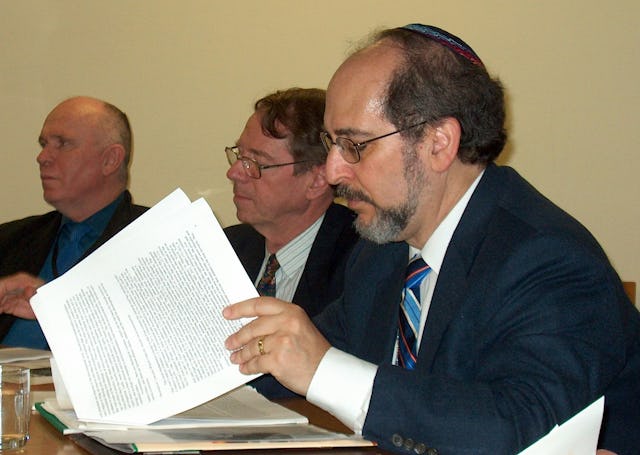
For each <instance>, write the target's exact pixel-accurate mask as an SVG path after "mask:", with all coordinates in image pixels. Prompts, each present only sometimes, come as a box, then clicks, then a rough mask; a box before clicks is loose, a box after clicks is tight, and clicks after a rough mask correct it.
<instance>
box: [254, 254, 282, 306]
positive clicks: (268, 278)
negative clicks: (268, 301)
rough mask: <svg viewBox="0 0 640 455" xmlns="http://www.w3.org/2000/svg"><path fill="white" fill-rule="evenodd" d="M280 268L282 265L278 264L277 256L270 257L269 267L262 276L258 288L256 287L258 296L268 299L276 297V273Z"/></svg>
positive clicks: (268, 260)
mask: <svg viewBox="0 0 640 455" xmlns="http://www.w3.org/2000/svg"><path fill="white" fill-rule="evenodd" d="M279 268H280V264H279V263H278V259H277V258H276V255H275V254H272V255H271V256H269V259H267V266H266V267H265V269H264V274H263V275H262V278H260V281H259V282H258V286H256V289H257V290H258V294H260V295H262V296H266V297H275V296H276V271H277V270H278V269H279Z"/></svg>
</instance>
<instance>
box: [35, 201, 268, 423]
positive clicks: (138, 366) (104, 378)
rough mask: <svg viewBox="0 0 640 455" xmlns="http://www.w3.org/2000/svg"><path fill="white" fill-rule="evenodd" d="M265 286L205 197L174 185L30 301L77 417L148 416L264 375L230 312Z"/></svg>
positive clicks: (140, 419) (119, 419) (127, 419)
mask: <svg viewBox="0 0 640 455" xmlns="http://www.w3.org/2000/svg"><path fill="white" fill-rule="evenodd" d="M256 296H257V292H256V290H255V287H254V286H253V284H252V283H251V281H250V280H249V278H248V276H247V274H246V272H245V271H244V268H243V267H242V264H241V263H240V261H239V260H238V258H237V256H236V255H235V252H234V251H233V249H232V247H231V245H230V244H229V242H228V241H227V239H226V236H225V235H224V232H223V231H222V229H221V227H220V225H219V224H218V222H217V220H216V219H215V216H214V215H213V212H212V211H211V209H210V208H209V206H208V205H207V203H206V202H205V201H204V200H203V199H199V200H197V201H195V202H193V203H191V202H190V201H189V200H188V198H187V197H186V196H184V193H182V191H180V190H176V192H174V193H172V194H171V195H170V196H168V197H167V198H166V199H165V200H163V201H161V202H160V203H159V204H157V205H156V206H154V207H153V208H152V209H150V210H149V211H147V212H146V213H145V214H144V215H142V216H141V217H140V218H138V219H137V220H136V221H134V222H133V223H132V224H130V225H129V226H128V227H126V228H125V229H124V230H123V231H121V232H120V233H119V234H117V235H116V236H114V237H113V238H112V239H111V240H109V241H108V242H107V243H105V244H104V245H103V246H102V247H101V248H99V249H98V250H96V251H95V252H94V253H93V254H91V255H90V256H89V257H87V258H86V259H85V260H83V261H82V262H80V263H79V264H78V265H76V266H75V267H73V268H72V269H71V270H69V271H68V272H67V273H65V274H64V275H62V276H61V277H60V278H58V279H56V280H54V281H52V282H50V283H48V284H46V285H44V286H43V287H41V288H39V289H38V292H37V294H36V295H35V296H34V297H33V298H32V300H31V304H32V307H33V309H34V312H35V313H36V316H37V318H38V320H39V322H40V325H41V326H42V329H43V331H44V333H45V336H46V338H47V341H48V342H49V346H50V347H51V351H52V353H53V356H54V358H55V361H56V363H57V366H58V368H59V372H60V375H61V377H62V380H63V382H64V384H65V386H66V389H67V392H68V394H69V397H70V399H71V403H72V404H73V408H74V410H75V412H76V415H77V416H78V419H80V420H85V421H99V422H110V423H117V424H137V425H141V424H148V423H151V422H154V421H157V420H160V419H163V418H166V417H169V416H172V415H175V414H178V413H180V412H182V411H185V410H186V409H190V408H192V407H194V406H197V405H199V404H202V403H204V402H206V401H209V400H211V399H213V398H215V397H216V396H219V395H221V394H223V393H225V392H227V391H229V390H231V389H234V388H236V387H237V386H239V385H241V384H244V383H245V382H247V381H249V380H251V379H253V377H255V376H245V375H242V374H241V373H240V372H239V371H238V367H237V366H236V365H232V364H231V363H230V362H229V352H228V351H227V350H226V349H225V347H224V340H225V339H226V338H227V337H228V336H229V335H230V334H232V333H233V332H235V331H236V330H237V329H239V328H240V327H241V325H243V324H245V323H247V322H248V321H246V320H244V321H227V320H225V319H224V318H223V317H222V315H221V312H222V309H223V308H224V307H225V306H227V305H228V304H230V303H233V302H238V301H241V300H245V299H248V298H251V297H256Z"/></svg>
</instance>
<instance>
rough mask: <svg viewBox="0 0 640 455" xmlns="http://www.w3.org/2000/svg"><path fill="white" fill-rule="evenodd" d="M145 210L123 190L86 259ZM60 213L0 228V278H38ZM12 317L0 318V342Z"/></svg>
mask: <svg viewBox="0 0 640 455" xmlns="http://www.w3.org/2000/svg"><path fill="white" fill-rule="evenodd" d="M147 209H148V207H144V206H141V205H134V204H133V203H132V201H131V194H130V193H129V191H125V193H124V198H123V199H122V202H120V204H119V205H118V207H116V210H115V212H114V213H113V216H112V217H111V220H110V221H109V223H108V224H107V227H106V228H105V230H104V231H103V232H102V235H101V236H100V237H99V238H98V240H96V242H95V243H94V244H93V245H91V247H90V248H89V249H88V250H87V251H86V252H85V254H84V256H83V257H86V256H87V255H89V254H90V253H92V252H93V251H95V249H96V248H98V247H99V246H100V245H102V244H103V243H104V242H106V241H107V240H109V239H110V238H111V237H113V236H114V235H115V234H117V233H118V232H119V231H120V230H121V229H122V228H124V227H125V226H126V225H128V224H129V223H131V222H132V221H133V220H135V219H136V218H137V217H139V216H140V215H142V214H143V213H144V212H145V211H146V210H147ZM61 221H62V214H61V213H60V212H58V211H52V212H49V213H45V214H44V215H36V216H30V217H27V218H23V219H20V220H15V221H10V222H8V223H4V224H1V225H0V277H2V276H5V275H11V274H13V273H17V272H27V273H30V274H31V275H36V276H37V275H38V273H40V269H42V266H43V265H44V261H45V260H46V259H47V256H48V255H49V250H50V249H51V246H52V245H53V242H54V240H55V238H56V236H57V234H58V228H59V227H60V222H61ZM14 320H15V317H14V316H13V315H10V314H1V315H0V340H2V339H3V338H4V337H5V335H6V334H7V332H8V331H9V328H10V327H11V325H12V324H13V321H14Z"/></svg>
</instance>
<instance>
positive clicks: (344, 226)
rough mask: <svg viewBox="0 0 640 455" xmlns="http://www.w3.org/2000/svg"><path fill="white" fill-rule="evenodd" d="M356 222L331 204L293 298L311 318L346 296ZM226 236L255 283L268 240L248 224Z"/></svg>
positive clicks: (231, 229)
mask: <svg viewBox="0 0 640 455" xmlns="http://www.w3.org/2000/svg"><path fill="white" fill-rule="evenodd" d="M354 218H355V215H354V213H353V212H352V211H351V210H349V209H348V208H346V207H344V206H342V205H339V204H331V206H329V208H328V209H327V211H326V214H325V217H324V220H323V221H322V225H321V226H320V229H319V230H318V234H317V235H316V238H315V240H314V242H313V246H312V247H311V251H310V252H309V257H308V258H307V263H306V264H305V266H304V271H303V272H302V276H301V277H300V282H299V283H298V287H297V288H296V292H295V294H294V296H293V301H294V302H295V303H297V304H298V305H300V306H301V307H302V308H304V309H305V310H306V311H307V313H308V314H309V315H310V316H314V315H316V314H317V313H319V312H320V311H321V310H322V309H323V308H324V307H325V306H326V305H327V304H328V303H329V302H332V301H333V300H335V299H336V298H338V297H339V296H340V294H342V288H343V283H344V268H345V265H346V262H347V259H348V257H349V253H350V252H351V249H352V248H353V245H355V243H356V241H357V240H358V234H356V232H355V230H354V228H353V220H354ZM224 232H225V234H226V235H227V238H228V239H229V242H230V243H231V245H232V246H233V249H234V250H235V252H236V254H237V255H238V258H239V259H240V262H241V263H242V265H243V266H244V268H245V270H246V271H247V274H248V275H249V277H250V278H251V280H252V281H254V282H255V280H256V278H257V277H258V273H259V272H260V267H261V266H262V261H263V260H264V251H265V250H264V248H265V246H264V245H265V239H264V237H263V236H262V235H261V234H259V233H258V232H257V231H256V230H255V229H254V228H253V227H251V226H250V225H248V224H237V225H234V226H229V227H227V228H225V229H224Z"/></svg>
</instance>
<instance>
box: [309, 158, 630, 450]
mask: <svg viewBox="0 0 640 455" xmlns="http://www.w3.org/2000/svg"><path fill="white" fill-rule="evenodd" d="M407 248H408V247H407V245H406V244H405V243H392V244H387V245H374V244H372V243H370V242H367V241H361V242H360V243H359V244H358V245H356V247H355V248H354V250H353V252H352V255H351V258H350V260H349V263H348V264H347V271H346V277H345V282H346V283H348V286H346V287H345V292H344V296H343V298H341V299H339V300H337V301H336V302H334V303H333V304H331V305H330V306H329V307H327V309H326V310H325V311H324V312H323V313H322V314H321V315H319V316H318V318H316V319H315V322H316V324H317V325H318V326H319V327H320V329H321V330H322V331H323V333H324V334H325V335H326V336H327V338H328V339H329V341H330V342H331V343H332V345H333V346H335V347H337V348H339V349H342V350H344V351H346V352H349V353H352V354H354V355H356V356H358V357H360V358H362V359H366V360H368V361H370V362H373V363H375V364H378V365H379V369H378V372H377V375H376V378H375V381H374V385H373V393H372V397H371V401H370V406H369V412H368V414H367V417H366V420H365V424H364V428H363V435H364V436H365V437H366V438H368V439H371V440H374V441H377V442H378V443H379V444H380V446H382V447H383V448H386V449H390V450H394V451H397V452H399V453H406V454H409V453H413V450H414V449H415V448H416V447H417V445H418V444H424V445H423V446H421V449H424V448H425V447H426V448H428V447H432V448H435V449H437V451H438V453H440V454H474V455H478V454H491V455H496V454H515V453H517V452H519V451H521V450H522V449H524V448H525V447H527V446H529V445H530V444H532V443H533V442H534V441H535V440H537V439H538V438H540V437H541V436H543V435H544V434H545V433H547V432H548V431H550V430H551V428H552V427H553V426H554V425H556V424H560V423H563V422H564V421H565V420H567V419H568V418H570V417H571V416H572V415H574V414H576V413H577V412H578V411H580V410H582V409H583V408H585V407H586V406H587V405H589V404H590V403H592V402H593V401H595V400H596V399H597V398H599V397H600V396H601V395H603V394H604V395H605V396H606V398H605V400H606V405H605V406H606V410H605V419H604V426H603V430H602V432H601V443H600V445H601V447H604V448H607V449H610V450H613V451H615V452H617V453H618V454H619V455H632V454H639V453H640V431H638V429H639V428H640V406H638V403H640V315H639V314H638V311H637V310H636V309H635V308H634V307H633V305H631V303H630V302H629V300H628V298H627V297H626V295H625V293H624V290H623V288H622V285H621V283H620V279H619V277H618V276H617V274H616V272H615V271H614V270H613V268H612V267H611V265H610V264H609V261H608V259H607V257H606V255H605V253H604V252H603V251H602V249H601V248H600V247H599V245H598V244H597V242H596V241H595V239H594V238H593V237H592V236H591V235H590V234H589V232H588V231H587V230H586V229H584V228H583V227H582V226H581V225H580V224H579V223H578V222H576V221H575V220H574V219H573V218H571V217H570V216H569V215H567V214H566V213H564V212H563V211H561V210H560V209H559V208H557V207H556V206H555V205H553V204H552V203H551V202H550V201H549V200H547V199H546V198H545V197H543V196H542V195H541V194H539V193H538V192H537V191H536V190H535V189H534V188H533V187H531V186H530V185H529V184H528V183H527V182H526V181H524V179H522V178H521V177H520V176H519V175H518V174H517V173H516V172H515V171H514V170H512V169H510V168H507V167H497V166H494V165H491V166H489V167H488V168H487V170H486V171H485V174H484V176H483V177H482V179H481V181H480V182H479V185H478V187H477V188H476V191H475V192H474V194H473V196H472V198H471V200H470V201H469V204H468V206H467V208H466V210H465V212H464V214H463V216H462V218H461V220H460V223H459V225H458V227H457V228H456V230H455V232H454V235H453V237H452V239H451V243H450V244H449V247H448V249H447V253H446V255H445V258H444V262H443V264H442V269H441V271H440V275H439V276H438V281H437V285H436V288H435V291H434V294H433V298H432V302H431V307H430V310H429V315H428V318H427V322H426V326H425V329H424V336H423V339H422V342H421V347H420V352H419V356H418V362H417V367H416V370H414V371H406V370H404V369H402V368H399V367H394V366H392V365H391V364H390V359H391V358H392V351H393V348H394V343H395V338H396V321H397V312H398V305H399V303H398V302H399V299H400V295H401V287H402V280H403V273H404V268H405V267H406V263H407V258H408V251H407Z"/></svg>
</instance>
